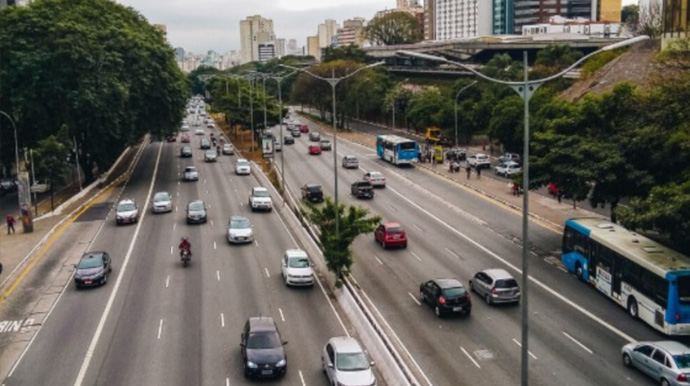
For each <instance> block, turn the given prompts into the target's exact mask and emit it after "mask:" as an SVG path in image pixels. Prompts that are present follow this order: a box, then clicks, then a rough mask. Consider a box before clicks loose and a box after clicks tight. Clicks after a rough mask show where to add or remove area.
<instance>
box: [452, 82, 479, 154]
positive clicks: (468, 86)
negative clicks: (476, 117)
mask: <svg viewBox="0 0 690 386" xmlns="http://www.w3.org/2000/svg"><path fill="white" fill-rule="evenodd" d="M476 83H477V81H476V80H475V81H473V82H472V83H470V84H468V85H467V86H465V87H463V88H461V89H460V90H459V91H458V93H457V94H455V147H458V97H459V96H460V93H461V92H463V91H465V90H467V89H468V88H470V87H472V86H474V85H475V84H476Z"/></svg>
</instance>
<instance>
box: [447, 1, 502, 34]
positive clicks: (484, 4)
mask: <svg viewBox="0 0 690 386" xmlns="http://www.w3.org/2000/svg"><path fill="white" fill-rule="evenodd" d="M435 3H436V4H435V13H434V19H435V20H434V27H435V32H434V34H435V35H436V36H435V38H436V39H435V40H451V39H468V38H474V37H477V36H486V35H491V33H492V26H493V21H492V18H491V16H492V4H491V2H490V1H486V0H436V1H435Z"/></svg>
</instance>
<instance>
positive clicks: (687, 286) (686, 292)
mask: <svg viewBox="0 0 690 386" xmlns="http://www.w3.org/2000/svg"><path fill="white" fill-rule="evenodd" d="M678 300H679V301H680V302H681V303H682V304H690V276H678Z"/></svg>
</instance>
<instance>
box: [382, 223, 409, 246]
mask: <svg viewBox="0 0 690 386" xmlns="http://www.w3.org/2000/svg"><path fill="white" fill-rule="evenodd" d="M374 239H375V241H376V242H377V243H380V244H381V246H382V247H383V249H386V248H388V247H389V246H396V247H401V248H407V234H405V230H404V229H403V227H402V225H400V223H397V222H392V221H386V222H382V223H381V224H379V226H378V228H376V230H375V231H374Z"/></svg>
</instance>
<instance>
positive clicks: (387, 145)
mask: <svg viewBox="0 0 690 386" xmlns="http://www.w3.org/2000/svg"><path fill="white" fill-rule="evenodd" d="M376 154H378V156H379V158H381V159H382V160H384V161H388V162H390V163H392V164H393V165H403V164H411V163H413V162H417V161H418V160H419V144H418V143H417V142H416V141H413V140H411V139H407V138H403V137H398V136H397V135H379V136H378V137H376Z"/></svg>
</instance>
